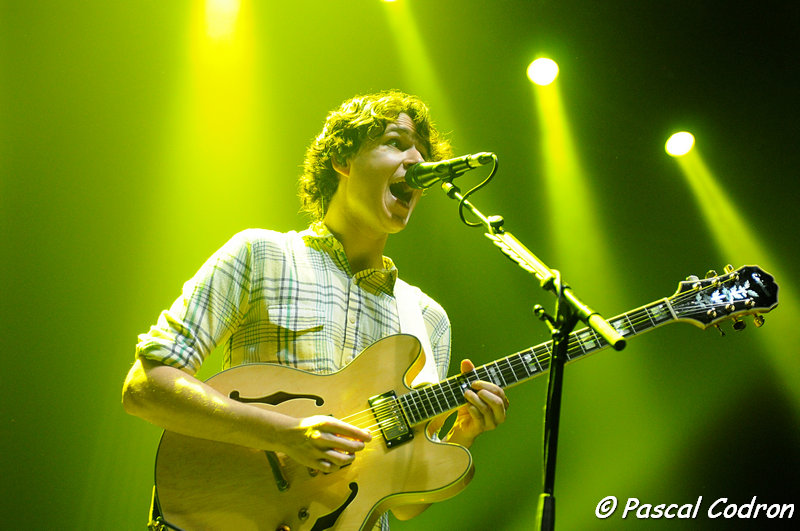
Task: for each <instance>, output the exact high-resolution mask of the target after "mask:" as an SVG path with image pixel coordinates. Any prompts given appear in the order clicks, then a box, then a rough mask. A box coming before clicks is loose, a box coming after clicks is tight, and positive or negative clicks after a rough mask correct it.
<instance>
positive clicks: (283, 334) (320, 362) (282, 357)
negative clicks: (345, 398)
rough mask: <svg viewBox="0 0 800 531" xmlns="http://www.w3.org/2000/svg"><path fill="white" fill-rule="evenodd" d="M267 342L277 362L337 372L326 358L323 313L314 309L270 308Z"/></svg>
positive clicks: (296, 307) (302, 367)
mask: <svg viewBox="0 0 800 531" xmlns="http://www.w3.org/2000/svg"><path fill="white" fill-rule="evenodd" d="M268 313H269V325H268V327H267V328H268V333H267V336H268V337H266V338H265V339H266V342H267V343H269V344H270V345H269V347H268V348H267V350H269V351H271V352H274V355H275V357H276V361H277V362H278V363H281V364H285V365H290V366H292V367H297V368H299V369H303V370H307V371H313V372H323V373H324V372H330V371H332V370H335V368H334V367H333V366H332V363H331V362H330V361H329V358H330V357H329V356H328V355H326V353H327V350H328V345H327V344H326V341H325V334H324V321H325V320H324V316H323V313H322V312H321V311H320V310H318V309H317V308H315V307H312V306H304V305H298V304H290V305H285V306H283V305H282V306H270V307H269V308H268Z"/></svg>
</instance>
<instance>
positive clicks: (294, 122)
mask: <svg viewBox="0 0 800 531" xmlns="http://www.w3.org/2000/svg"><path fill="white" fill-rule="evenodd" d="M400 2H404V0H400ZM400 2H398V4H399V3H400ZM289 4H291V5H289ZM405 4H406V5H405V6H403V7H404V8H405V9H406V11H405V12H402V11H400V9H399V6H398V5H391V4H384V3H381V2H378V1H377V0H374V1H366V0H353V1H346V2H345V1H340V0H336V1H322V0H314V1H311V0H297V1H296V2H291V3H288V2H287V3H285V5H275V3H273V2H247V1H245V2H243V3H242V8H241V12H240V21H239V23H240V26H239V27H238V29H237V31H241V32H243V34H246V35H248V36H249V37H248V38H247V40H245V41H244V44H243V45H242V46H243V47H242V48H240V49H239V52H236V51H235V50H234V52H231V53H233V54H234V55H233V56H235V57H238V58H239V59H240V60H241V62H240V63H237V64H236V65H233V66H230V65H226V64H222V66H219V65H217V66H216V67H214V66H213V65H212V66H209V65H208V64H205V65H204V64H202V62H201V61H200V60H199V59H198V58H199V57H201V56H202V53H203V52H202V50H199V51H198V47H197V46H196V44H197V42H198V37H197V35H196V26H194V25H193V24H195V22H192V21H193V20H195V21H196V17H197V12H198V8H197V5H201V3H199V2H198V3H196V4H195V3H192V2H188V1H171V2H156V1H138V2H107V1H96V0H89V1H85V2H66V1H41V2H10V1H3V2H1V3H0V216H1V217H0V228H1V230H0V260H1V262H0V263H1V264H2V268H1V269H0V278H1V279H2V286H1V290H2V291H1V293H2V297H0V311H2V319H1V320H0V323H2V330H3V335H2V337H3V345H4V348H3V351H4V354H3V363H2V370H0V397H1V400H0V450H2V454H0V455H2V457H0V462H1V463H2V469H0V488H2V490H1V491H0V500H2V503H1V504H0V506H1V507H2V513H0V517H1V518H0V522H2V524H1V525H0V526H1V527H4V528H8V529H19V528H26V529H45V528H47V529H143V528H144V524H145V519H146V512H147V507H148V504H149V496H150V489H151V485H152V473H153V458H154V456H155V450H156V446H157V442H158V437H159V434H160V430H159V429H157V428H155V427H153V426H150V425H148V424H146V423H145V422H144V421H141V420H139V419H136V418H133V417H130V416H128V415H126V414H125V413H124V411H123V409H122V407H121V405H120V389H121V385H122V382H123V379H124V376H125V374H126V372H127V370H128V368H129V367H130V365H131V363H132V361H133V350H134V345H135V343H136V336H137V334H139V333H141V332H144V331H146V330H147V328H148V327H149V326H150V324H152V323H153V322H154V321H155V319H156V317H157V315H158V312H159V311H161V310H162V309H163V308H166V307H167V306H168V305H169V304H170V303H171V301H172V300H173V299H174V298H175V296H177V294H178V290H179V289H180V286H181V284H182V283H183V282H184V281H185V280H187V279H188V278H189V277H190V276H191V275H192V274H193V273H194V272H195V271H196V269H197V268H198V267H199V266H200V264H201V263H202V262H203V260H205V258H206V257H208V256H209V255H210V254H211V253H212V252H213V251H214V250H215V249H217V248H218V247H219V246H220V245H222V244H223V243H224V242H225V241H226V240H227V239H228V238H229V237H230V236H231V235H232V234H234V233H235V232H237V231H239V230H242V229H245V228H248V227H265V228H273V229H277V230H290V229H302V228H304V226H305V224H306V220H305V219H304V218H303V217H302V216H301V215H300V214H298V208H299V203H298V201H297V200H296V199H295V181H296V177H297V175H298V173H299V166H300V164H301V163H302V156H303V152H304V150H305V146H306V145H307V144H308V142H309V141H310V139H311V138H313V136H314V135H316V134H317V133H318V132H319V129H320V127H321V124H322V121H323V119H324V117H325V114H326V113H327V111H328V110H330V109H331V108H333V107H335V106H336V105H338V104H339V103H340V102H341V101H343V100H344V99H346V98H348V97H350V96H352V95H354V94H356V93H364V92H369V91H374V90H379V89H384V88H399V89H403V90H406V91H409V92H414V93H417V94H419V95H420V96H422V97H423V99H425V100H426V101H428V102H429V103H430V105H431V107H432V110H433V113H434V116H436V117H438V121H439V124H440V126H441V128H442V129H443V130H445V131H448V132H452V133H451V134H450V138H451V140H452V142H453V144H454V147H455V151H456V153H457V154H464V153H473V152H478V151H493V152H495V153H497V154H498V157H499V159H500V167H499V172H498V175H497V177H496V179H495V181H494V182H493V183H492V184H491V185H490V186H489V188H487V189H486V190H485V191H484V192H483V193H481V194H478V196H476V198H475V203H476V204H477V205H478V206H479V207H480V208H481V209H482V210H483V211H484V212H486V213H489V214H502V215H503V216H504V217H505V218H506V223H507V227H508V228H509V230H511V231H512V232H513V233H514V234H515V235H516V236H517V237H518V238H520V239H521V240H522V241H523V242H524V243H525V244H526V245H527V246H528V247H529V248H531V249H532V250H533V251H534V252H535V253H536V254H537V255H538V256H539V257H541V258H542V259H543V260H544V261H545V262H546V263H548V264H549V265H550V266H551V267H555V268H558V269H560V270H561V271H562V272H563V273H564V276H565V278H566V279H567V280H568V281H569V282H570V283H571V285H572V286H573V288H574V289H575V290H576V292H577V293H578V294H579V295H580V296H581V297H582V298H584V299H585V300H586V301H587V302H589V303H590V304H591V305H592V306H594V307H595V308H596V309H598V310H599V311H601V312H602V313H603V314H604V315H606V316H612V315H616V314H619V313H622V312H624V311H627V310H629V309H632V308H635V307H638V306H640V305H643V304H645V303H649V302H651V301H653V300H656V299H658V298H661V297H665V296H668V295H670V294H672V293H673V292H674V291H675V290H676V288H677V283H678V281H680V280H683V279H684V278H685V277H686V276H687V275H689V274H697V275H700V276H702V275H704V274H705V272H706V270H708V269H712V268H713V269H717V270H718V271H720V272H721V271H722V267H723V266H724V265H725V264H726V263H733V265H735V266H740V265H744V264H745V263H748V264H749V263H752V264H759V265H760V266H762V267H763V268H764V269H766V270H767V271H770V272H772V273H774V274H776V276H777V277H778V278H777V281H778V283H779V284H780V285H781V305H780V306H779V307H778V309H776V310H775V311H774V312H772V314H770V315H767V316H766V317H767V322H766V325H765V326H764V327H763V328H761V329H758V330H756V329H755V327H753V326H752V324H751V325H750V326H748V328H747V329H746V331H744V332H741V333H734V332H732V331H731V329H730V326H729V325H728V326H725V328H726V329H727V335H726V337H720V335H719V334H718V333H717V332H716V331H714V330H709V331H701V330H699V329H697V328H695V327H693V326H689V325H683V324H679V325H676V326H669V327H666V328H663V329H659V330H657V331H654V332H652V333H650V334H648V335H645V336H643V337H641V338H636V339H633V340H631V341H630V342H629V345H628V348H627V349H626V350H624V351H623V352H619V353H618V352H610V351H609V352H603V353H600V354H598V355H596V356H593V357H591V358H589V359H587V360H585V361H582V362H581V363H576V364H574V365H570V366H569V367H568V369H567V371H566V377H565V398H564V404H563V406H564V410H563V416H562V424H561V426H562V427H561V439H560V442H561V444H560V447H559V466H558V474H557V481H556V498H557V522H558V524H559V528H560V529H573V530H580V529H628V528H631V529H640V528H641V529H645V528H646V529H650V528H668V529H701V528H702V529H730V528H738V527H743V528H753V529H756V528H764V527H765V526H767V525H768V524H770V523H773V524H776V525H777V523H775V522H769V521H766V520H759V521H758V522H753V521H735V520H734V521H730V520H726V521H722V520H708V519H701V520H697V521H684V520H680V521H679V520H661V521H657V522H656V521H636V520H634V519H632V518H631V517H628V518H627V519H626V520H621V519H620V518H619V514H616V515H615V516H613V517H611V518H610V519H609V520H604V521H601V520H598V519H597V518H596V517H595V515H594V510H595V506H596V504H597V503H598V502H599V501H600V500H601V499H603V498H604V497H606V496H609V495H615V496H617V497H618V498H620V500H621V503H624V501H625V499H627V498H628V497H636V498H639V499H640V500H642V502H647V503H652V504H657V503H678V504H685V503H694V502H695V501H696V500H697V497H698V496H703V498H704V500H705V501H706V502H708V503H710V502H711V501H712V500H716V499H717V498H720V497H726V498H729V499H730V500H731V502H734V503H738V504H741V503H745V502H749V501H750V500H751V498H752V496H758V499H759V501H760V502H765V503H794V504H798V502H800V496H798V492H799V489H798V486H797V477H798V472H800V452H798V448H800V430H799V429H798V419H800V415H798V412H800V380H798V376H800V370H798V367H799V365H798V355H800V348H798V346H799V342H798V335H797V325H796V322H797V316H796V315H795V313H794V312H793V311H792V310H793V309H794V308H796V306H797V301H796V298H795V297H794V294H796V293H797V287H796V286H797V280H796V278H793V276H792V274H796V273H797V272H798V271H797V263H798V246H797V236H796V235H797V232H798V229H799V228H800V222H798V218H797V198H798V189H799V188H798V179H797V172H798V170H797V168H798V167H800V156H799V155H798V149H797V147H796V142H797V138H798V125H797V124H798V123H800V113H799V112H798V105H797V101H796V99H797V92H798V88H799V87H798V85H797V83H796V82H795V80H794V79H795V76H794V75H793V73H794V71H795V70H796V69H797V61H796V57H797V53H796V52H797V51H798V46H797V44H798V43H797V27H798V22H799V21H798V18H800V17H798V8H797V4H796V3H794V2H788V1H787V2H776V1H765V2H759V3H758V4H757V5H756V4H755V3H750V4H748V5H746V6H740V5H738V4H736V3H730V2H696V1H692V2H689V1H683V0H678V1H674V2H654V1H649V0H648V1H642V2H628V1H620V0H609V1H604V2H579V1H573V0H564V1H558V2H556V1H545V0H540V1H510V0H499V1H496V2H477V1H462V2H456V1H452V0H443V1H430V2H421V1H417V2H412V1H405ZM401 13H405V14H402V15H401ZM193 17H194V18H193ZM412 23H413V25H412ZM241 50H245V52H243V53H240V52H241ZM236 54H238V55H236ZM540 54H549V55H550V56H551V57H553V58H555V59H556V60H557V61H558V62H559V64H560V66H561V75H560V77H559V79H558V86H559V91H560V94H561V97H562V100H563V107H564V111H565V113H566V115H567V116H568V120H569V124H570V129H571V131H572V134H573V139H574V146H575V150H576V152H577V154H578V156H579V157H580V165H581V167H582V168H583V170H584V172H585V174H586V175H587V178H588V185H587V186H588V189H589V190H590V191H591V195H590V201H591V204H592V207H593V208H594V211H595V212H596V215H597V219H598V220H599V221H600V223H599V226H597V227H592V229H591V231H589V230H588V228H587V231H586V233H585V232H584V231H583V230H581V229H580V228H579V229H578V230H575V231H573V233H572V234H571V237H570V238H569V240H568V241H567V242H562V243H561V245H556V244H555V243H554V242H553V238H552V234H551V231H550V227H553V226H557V225H558V224H559V223H561V221H554V220H555V219H566V218H569V217H570V216H571V215H572V214H571V212H570V209H569V208H557V207H556V206H555V205H553V204H550V203H549V202H548V201H547V199H546V198H547V195H546V194H545V192H544V191H543V187H544V184H543V170H542V168H543V160H544V158H545V154H544V153H542V150H541V148H540V142H539V137H540V131H539V128H538V121H537V120H538V118H537V111H536V107H535V105H534V100H533V97H532V93H533V91H532V88H531V86H530V83H529V82H528V80H527V79H526V77H525V68H526V67H527V65H528V63H529V62H530V61H531V60H532V59H533V58H535V57H537V56H538V55H540ZM221 57H225V56H224V55H222V56H221ZM214 68H217V69H216V70H214ZM227 76H230V77H227ZM216 83H218V84H219V85H216ZM220 95H223V96H225V97H224V98H222V99H220V98H219V97H220ZM215 97H216V98H218V99H216V100H215V99H214V98H215ZM215 120H216V121H215ZM209 124H211V125H209ZM215 124H216V125H215ZM680 129H689V130H691V131H693V132H694V133H695V136H696V137H697V138H698V146H699V149H701V150H702V153H703V157H704V160H705V162H706V163H707V165H708V166H709V168H710V169H711V171H712V173H713V174H714V176H715V177H716V179H717V183H718V184H719V185H720V186H721V187H722V188H723V189H724V190H725V192H726V194H727V197H728V199H729V200H730V201H731V202H732V203H733V204H734V205H736V208H737V210H736V212H737V214H738V215H739V216H740V217H741V221H742V223H744V225H745V226H746V227H747V229H748V230H749V231H751V235H752V236H753V237H754V238H755V239H756V240H757V241H758V242H759V243H760V245H761V248H762V249H764V252H763V255H756V256H753V255H751V254H748V253H746V252H742V253H740V255H737V256H730V255H729V254H727V253H725V252H722V251H721V250H720V249H721V247H720V245H719V237H718V236H717V237H715V236H714V235H713V234H712V232H711V231H710V230H709V223H708V219H707V218H705V217H704V215H703V214H702V212H701V210H700V209H699V207H698V202H697V200H696V198H695V197H694V196H693V194H692V192H691V188H690V187H689V186H688V185H687V183H686V181H685V179H684V177H683V176H682V174H681V172H680V169H679V167H678V165H677V164H676V163H675V161H674V160H672V159H670V158H669V157H667V156H666V155H665V154H664V151H663V143H664V141H665V140H666V138H667V136H668V135H669V134H670V133H672V132H674V131H677V130H680ZM465 179H467V177H465ZM558 216H562V218H559V217H558ZM587 233H590V234H591V235H592V241H591V242H587ZM598 234H599V235H600V236H599V237H598V236H597V235H598ZM725 238H728V239H729V242H728V243H730V244H731V245H734V246H735V243H736V242H737V241H739V240H740V239H741V238H743V235H742V234H738V233H737V232H736V231H735V230H733V229H732V230H731V231H730V232H729V234H726V235H725ZM564 243H566V245H568V246H569V247H570V248H571V249H573V251H572V254H570V255H569V256H561V255H559V253H558V252H557V249H560V248H562V247H563V244H564ZM594 247H599V248H602V249H603V251H604V253H603V254H604V256H606V257H610V259H604V260H599V259H598V260H595V258H596V257H595V256H594V255H593V254H592V253H591V252H588V251H587V252H583V250H584V249H591V248H594ZM387 254H389V255H390V256H392V258H393V259H394V260H395V262H396V263H397V265H398V267H399V269H400V271H401V274H402V275H403V276H404V278H405V279H406V280H408V281H409V282H412V283H415V284H418V285H420V286H421V287H423V289H425V290H426V291H427V292H428V293H429V294H431V295H432V296H433V297H435V298H436V299H437V300H438V301H439V302H441V303H442V305H443V306H444V307H445V308H446V309H447V310H448V312H449V315H450V319H451V321H452V324H453V334H454V336H453V360H454V363H453V370H456V369H457V361H458V360H459V359H460V358H463V357H470V358H471V359H473V360H474V361H475V362H476V363H486V362H488V361H491V360H493V359H496V358H499V357H502V356H505V355H507V354H510V353H512V352H516V351H519V350H522V349H523V348H526V347H528V346H530V345H533V344H538V343H541V342H543V341H545V339H546V337H547V335H546V333H545V330H544V327H543V326H542V325H541V324H540V323H538V322H537V321H535V320H534V319H533V318H532V317H531V310H530V309H531V306H532V305H533V304H535V303H540V304H543V305H545V306H547V307H550V306H551V305H552V301H551V297H550V296H549V295H548V294H546V293H544V292H542V291H541V290H540V289H539V288H538V285H537V283H536V282H535V280H534V279H533V278H531V277H530V276H529V275H527V274H526V273H524V272H523V271H521V270H520V269H518V268H516V267H515V266H514V265H513V264H512V263H511V262H509V261H508V260H506V259H505V258H504V257H503V256H501V255H500V254H499V253H498V252H497V251H496V250H495V249H494V247H493V246H492V245H491V244H490V242H488V241H487V240H486V239H485V238H483V236H482V235H481V233H480V232H478V231H477V230H474V229H468V228H466V227H464V226H463V225H461V224H460V222H459V221H458V216H457V212H456V205H455V203H454V202H452V201H450V200H448V199H447V198H446V197H445V196H444V195H443V194H442V193H441V192H439V191H438V190H436V189H434V190H431V191H430V192H428V193H427V197H426V198H425V199H424V201H423V203H422V204H421V205H420V208H419V209H418V211H417V212H416V213H415V216H414V219H413V220H412V222H411V225H410V226H409V228H408V229H407V230H406V231H404V232H403V233H402V234H400V235H398V236H396V237H394V238H393V239H391V241H390V245H389V248H388V250H387ZM781 275H782V276H781ZM215 364H216V365H215ZM218 367H219V360H218V359H217V358H216V357H215V358H212V359H211V360H209V365H208V367H205V368H204V374H206V375H210V374H213V372H214V371H215V370H216V369H217V368H218ZM545 390H546V381H545V379H542V378H540V379H538V380H534V381H533V382H531V383H529V384H527V385H524V386H520V387H517V388H514V389H513V390H511V391H509V396H510V399H511V402H512V406H511V409H510V411H509V418H508V421H507V423H506V424H505V425H503V426H502V427H501V429H498V430H497V431H496V432H493V433H491V434H488V435H485V436H483V437H482V438H481V439H480V440H479V442H478V443H477V444H476V446H475V448H474V451H473V454H474V456H475V462H476V466H477V472H476V475H475V478H474V480H473V481H472V483H471V484H470V485H469V486H468V487H467V489H466V490H465V491H464V492H462V493H461V494H460V495H459V496H457V497H456V498H454V499H452V500H449V501H446V502H443V503H441V504H438V505H436V506H434V507H432V508H431V509H430V510H428V511H427V512H426V513H425V514H424V515H422V516H420V517H419V518H417V519H415V520H413V521H411V522H407V523H397V524H395V525H394V527H393V528H394V529H399V530H402V529H462V530H484V529H503V530H506V529H508V530H527V529H531V528H532V527H533V525H534V522H535V520H536V504H537V498H538V494H539V491H540V486H541V457H540V455H541V440H542V407H543V402H544V397H545ZM705 507H707V505H705ZM702 513H703V511H702V510H701V514H702ZM797 518H800V516H798V515H795V517H794V520H797ZM784 523H785V522H784Z"/></svg>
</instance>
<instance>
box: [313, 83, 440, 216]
mask: <svg viewBox="0 0 800 531" xmlns="http://www.w3.org/2000/svg"><path fill="white" fill-rule="evenodd" d="M401 113H404V114H407V115H408V117H409V118H411V120H412V122H414V127H415V129H416V132H417V134H418V135H419V136H420V138H421V139H422V142H423V144H424V146H425V149H426V150H427V152H428V153H429V160H432V161H436V160H442V159H444V158H448V157H450V156H451V153H452V150H451V148H450V143H449V142H448V141H447V140H446V139H445V138H444V137H443V136H442V135H441V134H440V133H439V131H437V130H436V128H435V127H434V124H433V122H432V121H431V118H430V112H429V110H428V107H427V105H425V103H423V102H422V100H420V99H419V98H418V97H416V96H411V95H409V94H405V93H403V92H400V91H397V90H389V91H383V92H378V93H375V94H367V95H363V96H356V97H354V98H351V99H349V100H347V101H345V102H344V103H342V104H341V106H339V108H338V109H336V110H333V111H331V112H330V113H329V114H328V117H327V119H326V120H325V125H324V127H323V128H322V132H321V133H320V134H319V135H317V137H316V138H315V139H314V141H313V142H312V143H311V145H310V146H308V149H307V150H306V156H305V160H304V163H303V175H302V176H301V177H300V183H299V192H298V195H299V196H300V199H301V201H302V204H303V210H304V211H305V212H308V213H309V214H310V215H311V217H312V218H313V219H314V220H321V219H322V218H323V217H324V216H325V213H326V212H327V210H328V205H330V202H331V198H332V197H333V194H334V193H335V192H336V189H337V187H338V185H339V176H338V174H337V173H336V171H335V170H334V168H333V162H332V161H333V160H335V161H336V162H337V163H339V164H345V163H346V161H347V160H348V159H349V158H350V157H352V156H353V155H355V154H356V153H357V152H358V150H359V149H360V148H361V146H362V145H363V144H364V141H366V140H372V139H375V138H378V137H379V136H380V135H382V134H383V132H384V130H385V129H386V126H387V125H388V124H389V123H391V122H394V121H395V120H397V117H398V116H399V115H400V114H401Z"/></svg>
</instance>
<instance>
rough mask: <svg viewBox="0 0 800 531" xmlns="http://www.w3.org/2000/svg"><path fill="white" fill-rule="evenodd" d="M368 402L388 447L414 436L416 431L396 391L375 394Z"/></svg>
mask: <svg viewBox="0 0 800 531" xmlns="http://www.w3.org/2000/svg"><path fill="white" fill-rule="evenodd" d="M368 402H369V405H370V407H371V408H372V414H373V415H375V420H377V421H378V426H380V428H381V433H383V438H384V440H385V441H386V446H387V447H389V448H392V447H393V446H396V445H398V444H402V443H404V442H406V441H408V440H411V439H413V438H414V432H413V431H411V427H410V426H409V425H408V422H407V421H406V417H405V415H404V414H403V410H402V408H401V407H400V404H399V403H398V401H397V394H396V393H395V392H394V391H389V392H387V393H383V394H382V395H375V396H373V397H372V398H370V399H369V400H368Z"/></svg>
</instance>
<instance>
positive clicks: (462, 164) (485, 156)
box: [406, 152, 495, 189]
mask: <svg viewBox="0 0 800 531" xmlns="http://www.w3.org/2000/svg"><path fill="white" fill-rule="evenodd" d="M494 158H495V155H494V153H486V152H484V153H476V154H474V155H464V156H462V157H457V158H454V159H447V160H440V161H438V162H419V163H417V164H414V165H413V166H411V167H410V168H408V170H407V171H406V182H407V183H408V185H409V186H410V187H411V188H421V189H425V188H430V187H431V186H433V185H434V184H436V183H437V182H439V181H444V180H447V179H452V178H453V177H458V176H459V175H461V174H463V173H466V172H468V171H469V170H473V169H475V168H477V167H479V166H484V165H486V164H489V163H490V162H492V161H493V160H494Z"/></svg>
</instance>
